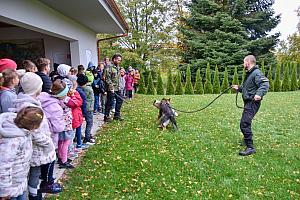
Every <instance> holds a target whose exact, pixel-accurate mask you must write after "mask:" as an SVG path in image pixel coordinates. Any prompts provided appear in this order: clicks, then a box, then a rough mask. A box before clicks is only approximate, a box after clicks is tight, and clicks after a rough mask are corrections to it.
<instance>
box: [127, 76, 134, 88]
mask: <svg viewBox="0 0 300 200" xmlns="http://www.w3.org/2000/svg"><path fill="white" fill-rule="evenodd" d="M125 80H126V90H127V91H129V90H133V84H134V78H133V76H131V75H126V77H125Z"/></svg>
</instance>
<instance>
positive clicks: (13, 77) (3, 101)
mask: <svg viewBox="0 0 300 200" xmlns="http://www.w3.org/2000/svg"><path fill="white" fill-rule="evenodd" d="M2 79H3V83H2V86H1V87H0V113H3V112H8V108H11V107H12V102H13V101H14V100H16V99H17V94H16V92H15V87H16V86H17V85H18V84H19V76H18V74H17V72H15V71H14V70H12V69H6V70H4V71H3V72H2Z"/></svg>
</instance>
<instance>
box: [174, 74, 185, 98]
mask: <svg viewBox="0 0 300 200" xmlns="http://www.w3.org/2000/svg"><path fill="white" fill-rule="evenodd" d="M175 94H176V95H183V87H182V82H181V72H180V71H178V72H177V76H176V88H175Z"/></svg>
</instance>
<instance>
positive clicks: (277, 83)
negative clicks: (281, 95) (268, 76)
mask: <svg viewBox="0 0 300 200" xmlns="http://www.w3.org/2000/svg"><path fill="white" fill-rule="evenodd" d="M280 74H281V66H280V64H277V65H276V72H275V80H274V92H280V91H281V78H280Z"/></svg>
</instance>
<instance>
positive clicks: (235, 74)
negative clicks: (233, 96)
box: [231, 67, 239, 93]
mask: <svg viewBox="0 0 300 200" xmlns="http://www.w3.org/2000/svg"><path fill="white" fill-rule="evenodd" d="M231 85H239V77H238V72H237V67H235V68H234V74H233V80H232V83H231ZM231 93H236V91H235V89H232V90H231Z"/></svg>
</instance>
